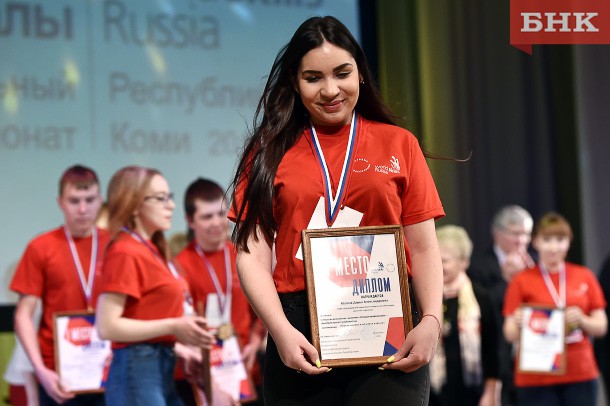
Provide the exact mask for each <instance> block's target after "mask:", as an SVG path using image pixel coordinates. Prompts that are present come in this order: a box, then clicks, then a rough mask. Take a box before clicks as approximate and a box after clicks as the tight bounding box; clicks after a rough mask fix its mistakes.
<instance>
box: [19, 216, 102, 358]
mask: <svg viewBox="0 0 610 406" xmlns="http://www.w3.org/2000/svg"><path fill="white" fill-rule="evenodd" d="M97 235H98V237H97V238H98V244H97V245H98V248H97V258H96V264H95V267H96V270H97V269H99V268H100V267H101V266H102V258H103V255H104V250H105V249H106V245H107V244H108V240H109V239H110V237H109V235H108V232H107V231H105V230H100V229H98V230H97ZM73 240H74V245H75V246H76V251H77V252H78V256H79V259H80V262H81V267H82V269H83V272H84V273H85V275H88V272H89V265H90V261H91V251H92V250H91V245H92V242H93V237H92V236H89V237H85V238H77V237H73ZM87 277H94V274H93V275H89V276H87ZM94 287H95V286H94ZM10 289H11V290H13V291H15V292H17V293H19V294H21V295H32V296H36V297H39V298H40V299H41V301H42V316H41V318H40V327H39V329H38V344H39V345H40V353H41V355H42V360H43V362H44V364H45V366H46V367H47V368H50V369H53V370H55V349H54V346H53V342H54V339H53V313H55V312H66V311H80V310H82V311H85V310H87V308H88V307H89V306H91V307H94V306H95V302H93V301H91V302H90V303H87V299H86V297H85V293H84V291H83V287H82V285H81V281H80V278H79V275H78V270H77V267H76V265H75V263H74V259H73V257H72V252H71V250H70V245H69V243H68V239H67V238H66V234H65V232H64V228H63V227H59V228H57V229H54V230H51V231H49V232H47V233H44V234H41V235H39V236H38V237H36V238H34V239H33V240H32V241H30V243H29V244H28V246H27V248H26V249H25V252H24V253H23V256H22V257H21V260H20V261H19V265H17V270H16V271H15V275H14V276H13V280H12V281H11V285H10Z"/></svg>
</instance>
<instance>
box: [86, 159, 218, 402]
mask: <svg viewBox="0 0 610 406" xmlns="http://www.w3.org/2000/svg"><path fill="white" fill-rule="evenodd" d="M174 207H175V205H174V201H173V194H172V193H171V192H170V190H169V186H168V184H167V181H166V180H165V179H164V178H163V176H162V175H161V173H159V172H158V171H157V170H155V169H149V168H143V167H139V166H129V167H125V168H123V169H121V170H119V171H118V172H116V173H115V174H114V175H113V177H112V179H111V180H110V184H109V186H108V211H109V231H110V234H111V236H112V241H111V243H110V245H109V246H108V249H107V251H106V255H105V257H104V265H103V268H102V273H101V275H100V280H99V283H98V285H97V286H98V290H99V293H101V295H100V297H99V301H98V307H97V318H96V319H97V328H98V331H99V334H100V337H102V338H104V339H109V340H112V349H113V358H112V364H111V365H110V371H109V373H108V382H107V385H106V404H107V405H112V406H117V405H135V404H143V405H160V406H161V405H181V404H182V403H181V401H180V399H179V397H178V394H177V392H176V390H175V387H174V380H173V373H174V367H175V354H177V355H178V356H180V357H182V358H188V360H190V361H193V360H194V359H195V358H196V354H198V350H197V351H193V350H190V349H189V348H188V347H187V346H188V345H192V346H196V347H210V346H211V344H212V342H213V336H212V335H211V334H210V333H209V332H208V331H207V330H206V328H205V324H206V323H205V319H204V318H202V317H197V316H193V315H192V314H191V315H189V314H188V313H192V309H189V305H188V297H189V295H188V287H187V285H186V283H185V281H184V280H183V279H182V278H181V276H180V275H179V274H178V273H177V271H176V269H175V268H174V267H173V265H172V264H171V263H170V262H169V261H168V247H167V243H166V241H165V238H164V236H163V231H165V230H168V229H169V228H170V226H171V219H172V212H173V210H174ZM174 351H175V353H174Z"/></svg>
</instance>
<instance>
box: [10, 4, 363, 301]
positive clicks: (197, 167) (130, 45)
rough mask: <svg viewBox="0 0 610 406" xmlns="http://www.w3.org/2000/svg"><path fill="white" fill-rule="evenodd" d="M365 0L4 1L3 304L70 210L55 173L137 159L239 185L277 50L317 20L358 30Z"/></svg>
mask: <svg viewBox="0 0 610 406" xmlns="http://www.w3.org/2000/svg"><path fill="white" fill-rule="evenodd" d="M357 3H358V2H357V0H333V1H330V0H309V1H308V0H301V1H299V0H292V1H291V0H284V1H281V0H276V1H269V0H258V1H255V0H250V1H247V0H243V1H238V0H233V1H231V0H190V1H189V0H184V1H177V0H176V1H169V0H166V1H164V0H156V1H152V0H137V1H136V0H129V1H128V0H107V1H95V0H88V1H80V0H73V1H68V0H54V1H52V2H43V1H40V0H39V1H38V2H34V1H23V0H21V1H18V2H17V1H4V0H2V1H0V50H1V52H0V102H1V103H2V105H1V107H0V169H1V175H0V198H1V199H2V203H1V208H2V209H1V210H0V235H1V241H2V243H1V244H0V277H1V278H0V281H1V283H0V284H1V287H0V303H6V302H14V301H15V299H16V296H15V295H13V294H12V293H10V292H9V291H8V289H7V286H8V284H9V282H10V279H11V277H12V274H13V271H14V267H15V266H16V263H17V261H18V260H19V258H20V257H21V254H22V253H23V250H24V248H25V246H26V244H27V242H28V241H29V240H30V239H31V238H32V237H34V236H35V235H37V234H39V233H40V232H43V231H46V230H48V229H50V228H53V227H56V226H59V225H60V224H61V223H62V221H63V217H62V214H61V212H60V211H59V209H58V207H57V204H56V201H55V200H56V196H57V181H58V178H59V176H60V175H61V173H62V172H63V170H64V169H65V168H66V167H68V166H70V165H72V164H75V163H82V164H85V165H88V166H91V167H93V168H94V169H95V170H96V171H97V172H98V175H99V176H100V181H101V183H102V191H103V194H104V195H105V189H106V185H107V182H108V180H109V179H110V176H111V175H112V173H114V171H116V170H117V169H119V168H120V167H122V166H124V165H128V164H139V165H145V166H152V167H155V168H158V169H160V170H161V171H162V172H163V174H164V175H165V176H166V178H167V179H168V181H169V184H170V187H171V188H172V189H173V191H174V192H175V193H176V202H177V208H176V211H175V217H174V222H173V228H172V230H171V231H170V232H169V233H168V235H170V234H172V233H173V232H175V231H183V230H185V227H186V225H185V222H184V219H183V216H184V213H183V211H182V197H183V192H184V189H185V188H186V186H187V185H188V184H189V183H190V182H191V181H192V180H193V179H195V178H196V177H197V176H204V177H209V178H212V179H214V180H216V181H218V182H219V183H221V184H222V185H223V186H228V182H229V180H230V176H231V173H232V171H233V169H234V166H235V160H236V154H237V150H238V149H239V148H240V147H241V145H242V142H243V138H244V136H245V134H246V132H247V128H249V127H251V123H252V115H253V112H254V108H255V104H256V102H257V100H258V97H259V95H260V92H261V90H262V87H263V85H264V82H265V75H267V73H268V71H269V69H270V67H271V64H272V62H273V60H274V58H275V56H276V54H277V52H278V50H279V49H280V48H281V47H282V46H283V45H284V44H285V43H286V42H287V41H288V40H289V39H290V36H291V35H292V34H293V32H294V30H295V29H296V27H297V26H298V25H299V24H300V23H301V22H302V21H303V20H304V19H306V18H307V17H310V16H314V15H328V14H330V15H334V16H336V17H338V18H339V19H340V20H342V21H343V22H344V23H345V24H346V25H347V26H348V27H349V28H350V30H352V32H353V33H354V35H355V36H356V37H357V38H358V36H359V26H358V10H357Z"/></svg>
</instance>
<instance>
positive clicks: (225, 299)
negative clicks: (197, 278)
mask: <svg viewBox="0 0 610 406" xmlns="http://www.w3.org/2000/svg"><path fill="white" fill-rule="evenodd" d="M195 251H196V252H197V254H199V257H200V258H201V259H202V260H203V263H204V264H205V267H206V269H207V270H208V273H209V274H210V278H212V283H214V289H215V290H216V295H217V297H218V307H219V308H220V313H221V314H222V317H223V318H224V319H225V321H228V320H229V319H230V315H227V314H225V312H226V309H227V308H228V306H227V304H228V303H229V301H230V300H231V289H232V288H233V276H232V275H231V257H230V255H229V248H228V247H227V245H226V244H225V246H224V249H223V252H224V257H225V275H226V281H227V292H226V293H225V292H224V291H223V290H222V286H221V285H220V280H219V279H218V275H217V274H216V270H215V269H214V267H213V266H212V263H211V262H210V260H209V259H208V257H207V256H206V255H205V253H204V252H203V249H201V246H199V244H197V243H195Z"/></svg>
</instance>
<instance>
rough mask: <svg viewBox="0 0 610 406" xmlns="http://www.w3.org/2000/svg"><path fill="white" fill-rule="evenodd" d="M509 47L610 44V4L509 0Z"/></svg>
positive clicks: (605, 1) (596, 0)
mask: <svg viewBox="0 0 610 406" xmlns="http://www.w3.org/2000/svg"><path fill="white" fill-rule="evenodd" d="M510 43H511V45H512V46H514V47H516V48H518V49H520V50H522V51H524V52H527V53H528V54H530V55H531V54H532V45H534V44H610V1H609V0H510Z"/></svg>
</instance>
